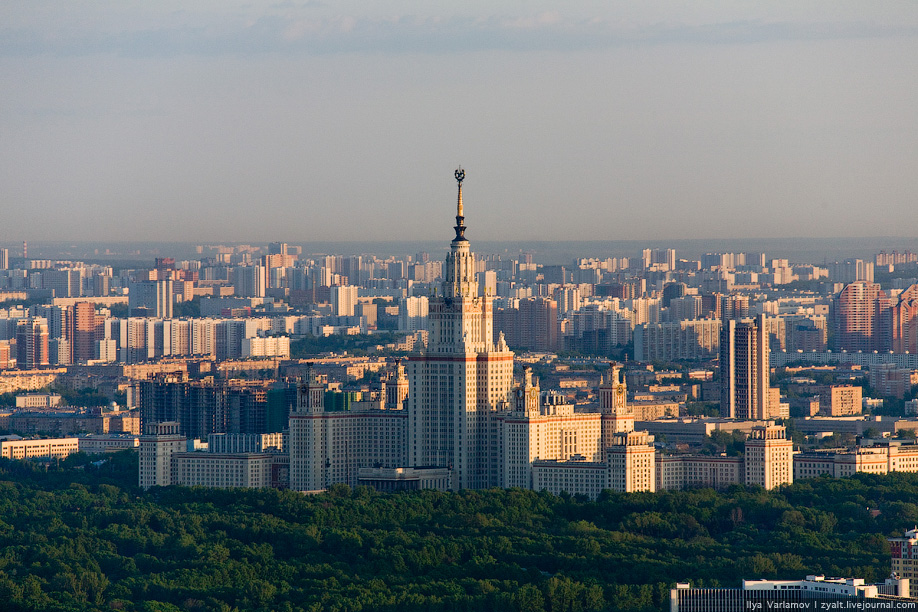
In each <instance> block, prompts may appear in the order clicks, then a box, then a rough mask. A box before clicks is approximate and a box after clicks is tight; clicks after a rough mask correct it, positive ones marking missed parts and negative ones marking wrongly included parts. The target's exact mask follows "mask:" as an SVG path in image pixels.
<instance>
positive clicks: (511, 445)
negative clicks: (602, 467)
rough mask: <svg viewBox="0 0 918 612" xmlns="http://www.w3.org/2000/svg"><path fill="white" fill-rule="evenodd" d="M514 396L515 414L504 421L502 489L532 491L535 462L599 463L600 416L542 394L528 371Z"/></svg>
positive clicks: (511, 414)
mask: <svg viewBox="0 0 918 612" xmlns="http://www.w3.org/2000/svg"><path fill="white" fill-rule="evenodd" d="M523 376H524V378H523V383H522V385H520V387H519V388H518V389H517V390H516V393H514V410H513V411H512V412H511V413H510V414H509V415H507V416H506V417H504V418H503V419H502V420H501V434H502V447H503V456H502V461H501V463H502V469H503V471H502V475H501V483H500V484H501V486H502V487H521V488H524V489H531V488H533V486H534V483H533V480H532V464H533V462H534V461H536V460H543V461H544V460H552V461H567V460H569V459H572V458H574V457H578V458H580V459H581V460H585V461H599V460H600V459H601V456H602V448H601V441H602V422H601V415H600V414H598V413H579V412H574V406H573V405H571V404H567V403H565V402H564V400H563V397H562V396H561V395H558V394H552V393H548V394H542V393H540V390H539V387H538V385H537V383H534V382H533V379H532V370H531V369H530V368H526V370H525V373H524V375H523Z"/></svg>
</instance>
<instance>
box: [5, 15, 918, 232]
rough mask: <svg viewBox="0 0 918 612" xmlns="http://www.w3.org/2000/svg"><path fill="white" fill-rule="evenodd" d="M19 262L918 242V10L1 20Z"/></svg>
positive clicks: (8, 174) (8, 225)
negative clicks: (452, 242) (146, 244)
mask: <svg viewBox="0 0 918 612" xmlns="http://www.w3.org/2000/svg"><path fill="white" fill-rule="evenodd" d="M0 87H2V95H0V189H2V191H0V193H2V198H3V216H2V221H0V242H15V241H19V240H22V239H28V240H66V239H73V240H189V241H253V242H255V241H268V240H286V241H289V242H292V243H303V242H307V241H310V240H396V241H398V240H418V239H420V240H425V239H438V238H443V239H444V240H449V238H450V237H451V235H452V231H451V230H450V226H451V225H452V224H453V220H452V219H451V215H454V214H455V213H454V198H455V181H454V180H453V177H452V173H453V170H454V169H455V168H456V166H457V165H458V164H462V165H463V167H464V168H465V169H466V171H467V178H466V182H465V188H464V191H465V204H466V215H467V223H468V225H469V231H468V233H467V235H468V236H469V238H470V239H471V240H473V241H474V240H475V239H480V240H501V239H513V240H532V239H539V240H551V239H566V240H569V239H577V238H584V239H600V240H602V239H648V240H659V239H666V238H707V237H780V236H855V235H859V236H864V235H866V236H872V235H902V236H908V235H911V236H914V235H918V206H916V205H918V2H916V1H915V0H908V1H900V2H892V1H883V0H869V1H866V0H855V1H844V0H831V1H817V0H791V1H781V0H769V1H767V2H765V1H762V2H754V1H751V0H745V1H735V2H734V1H726V0H725V1H704V0H691V1H688V0H681V1H675V0H674V1H669V2H667V1H656V0H650V1H644V0H640V1H639V0H603V1H596V2H577V1H571V2H563V3H562V2H538V1H527V2H521V1H517V2H511V1H505V0H488V1H471V2H470V1H462V2H449V3H446V2H434V1H430V0H428V1H426V2H420V1H418V2H410V1H399V0H394V1H388V2H367V1H366V0H362V1H353V2H343V1H342V2H338V1H335V0H326V1H320V0H316V1H306V2H298V1H280V2H261V1H259V0H249V1H246V2H236V1H234V0H212V1H211V0H182V1H173V0H156V1H155V2H140V1H133V2H132V1H127V0H108V1H102V0H99V1H97V2H88V1H67V0H60V1H54V2H49V1H45V0H3V2H0Z"/></svg>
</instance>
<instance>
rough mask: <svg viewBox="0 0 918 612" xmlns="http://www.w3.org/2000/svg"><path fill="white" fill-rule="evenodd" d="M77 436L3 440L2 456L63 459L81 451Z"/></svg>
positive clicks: (1, 443) (0, 451)
mask: <svg viewBox="0 0 918 612" xmlns="http://www.w3.org/2000/svg"><path fill="white" fill-rule="evenodd" d="M79 446H80V443H79V440H78V439H77V438H45V439H41V440H24V439H19V440H3V441H2V442H0V457H5V458H7V459H39V458H41V459H44V458H50V459H63V458H65V457H67V456H68V455H71V454H73V453H76V452H79V450H80V449H79Z"/></svg>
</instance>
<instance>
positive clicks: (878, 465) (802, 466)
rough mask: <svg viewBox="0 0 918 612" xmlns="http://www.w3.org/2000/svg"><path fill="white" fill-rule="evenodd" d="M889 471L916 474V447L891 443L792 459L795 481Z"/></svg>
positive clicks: (917, 449)
mask: <svg viewBox="0 0 918 612" xmlns="http://www.w3.org/2000/svg"><path fill="white" fill-rule="evenodd" d="M889 472H912V473H914V472H918V445H916V444H902V443H900V442H897V441H890V442H887V443H884V444H878V445H875V446H857V447H854V448H846V449H831V450H822V451H810V452H805V453H798V454H796V455H795V456H794V478H795V479H798V478H801V479H802V478H815V477H817V476H821V475H823V474H827V475H829V476H833V477H835V478H841V477H844V476H852V475H853V474H857V473H867V474H888V473H889Z"/></svg>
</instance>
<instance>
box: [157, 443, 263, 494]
mask: <svg viewBox="0 0 918 612" xmlns="http://www.w3.org/2000/svg"><path fill="white" fill-rule="evenodd" d="M273 462H274V458H273V455H270V454H266V453H232V454H229V453H227V454H222V453H207V452H190V453H189V452H181V453H174V454H173V455H172V479H173V482H172V484H177V485H182V486H186V487H194V486H201V487H217V488H232V487H244V488H253V489H260V488H264V487H270V486H271V466H272V464H273Z"/></svg>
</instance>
